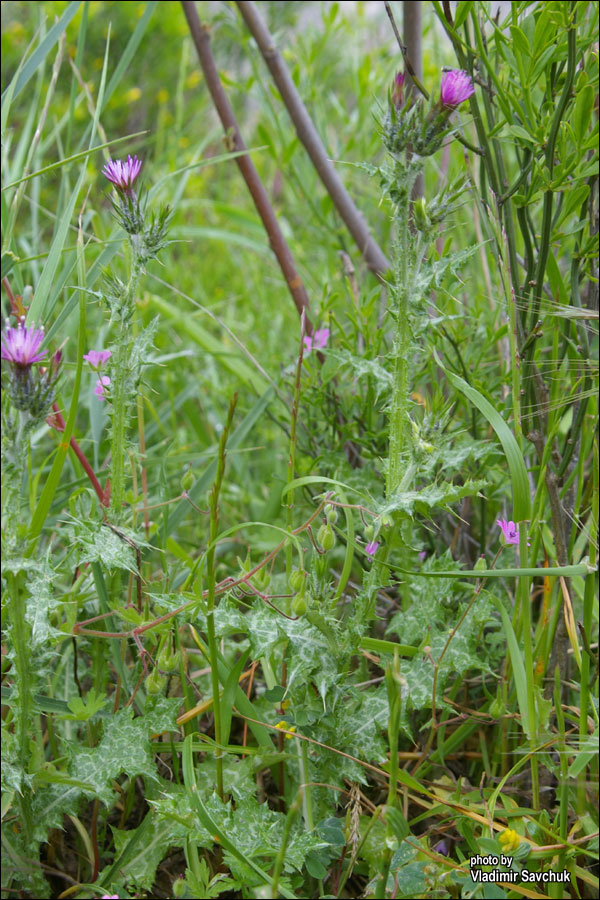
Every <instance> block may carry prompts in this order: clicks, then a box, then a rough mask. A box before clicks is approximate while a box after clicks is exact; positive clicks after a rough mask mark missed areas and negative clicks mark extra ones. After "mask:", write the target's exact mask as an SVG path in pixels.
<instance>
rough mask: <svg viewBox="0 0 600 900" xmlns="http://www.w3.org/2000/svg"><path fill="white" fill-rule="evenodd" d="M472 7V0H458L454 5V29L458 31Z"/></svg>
mask: <svg viewBox="0 0 600 900" xmlns="http://www.w3.org/2000/svg"><path fill="white" fill-rule="evenodd" d="M472 7H473V0H460V2H459V3H457V4H456V12H455V13H454V28H455V29H456V30H458V29H459V28H460V27H461V25H464V23H465V22H466V21H467V17H468V15H469V13H470V12H471V9H472Z"/></svg>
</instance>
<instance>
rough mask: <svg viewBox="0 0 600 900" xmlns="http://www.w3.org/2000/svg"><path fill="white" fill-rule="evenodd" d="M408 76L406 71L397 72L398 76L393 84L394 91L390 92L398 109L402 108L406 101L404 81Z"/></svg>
mask: <svg viewBox="0 0 600 900" xmlns="http://www.w3.org/2000/svg"><path fill="white" fill-rule="evenodd" d="M405 79H406V76H405V74H404V72H397V73H396V77H395V78H394V83H393V85H392V92H391V94H390V99H391V101H392V103H393V105H394V106H395V107H396V109H400V107H401V106H402V105H403V103H404V81H405Z"/></svg>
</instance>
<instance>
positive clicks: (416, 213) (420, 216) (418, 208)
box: [412, 197, 431, 231]
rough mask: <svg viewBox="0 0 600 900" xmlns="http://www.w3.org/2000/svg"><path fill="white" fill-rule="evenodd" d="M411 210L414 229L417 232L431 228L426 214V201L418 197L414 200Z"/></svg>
mask: <svg viewBox="0 0 600 900" xmlns="http://www.w3.org/2000/svg"><path fill="white" fill-rule="evenodd" d="M412 210H413V220H414V223H415V228H416V229H417V230H418V231H427V230H428V229H429V228H431V219H430V218H429V215H428V213H427V201H426V200H425V198H424V197H419V198H418V199H417V200H415V202H414V203H413V207H412Z"/></svg>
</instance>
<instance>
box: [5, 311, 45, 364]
mask: <svg viewBox="0 0 600 900" xmlns="http://www.w3.org/2000/svg"><path fill="white" fill-rule="evenodd" d="M43 340H44V329H43V328H37V329H36V328H27V327H26V325H25V316H22V317H21V319H20V320H19V324H18V325H17V327H16V328H13V327H12V326H11V325H10V324H9V321H8V319H7V320H6V331H5V332H4V334H3V336H2V351H1V353H2V359H5V360H7V362H9V363H11V365H13V366H15V367H17V368H19V369H29V368H30V367H31V366H32V365H33V363H35V362H39V361H40V359H43V358H44V356H46V355H47V353H48V351H47V350H42V351H41V352H40V345H41V343H42V341H43Z"/></svg>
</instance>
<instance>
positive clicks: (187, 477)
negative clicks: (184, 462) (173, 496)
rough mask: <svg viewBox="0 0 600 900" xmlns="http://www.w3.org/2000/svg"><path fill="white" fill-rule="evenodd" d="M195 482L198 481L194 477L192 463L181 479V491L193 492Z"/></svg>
mask: <svg viewBox="0 0 600 900" xmlns="http://www.w3.org/2000/svg"><path fill="white" fill-rule="evenodd" d="M195 481H196V479H195V478H194V476H193V475H192V464H191V463H190V464H189V466H188V467H187V470H186V471H185V472H184V475H183V478H182V479H181V482H180V484H181V490H182V491H189V490H191V488H192V487H193V485H194V482H195Z"/></svg>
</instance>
